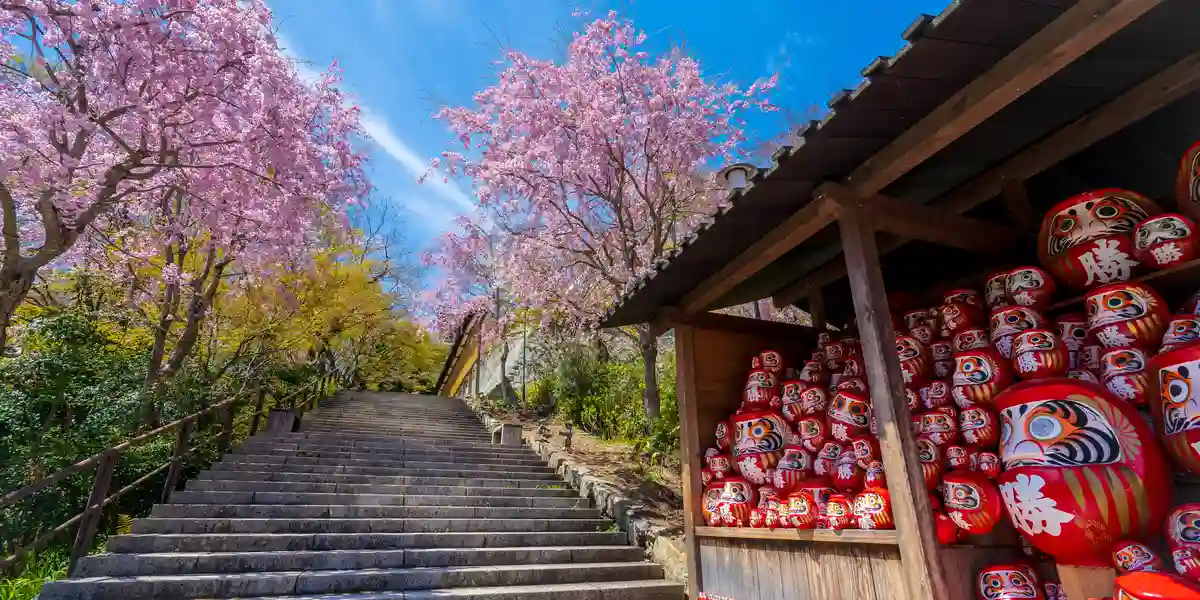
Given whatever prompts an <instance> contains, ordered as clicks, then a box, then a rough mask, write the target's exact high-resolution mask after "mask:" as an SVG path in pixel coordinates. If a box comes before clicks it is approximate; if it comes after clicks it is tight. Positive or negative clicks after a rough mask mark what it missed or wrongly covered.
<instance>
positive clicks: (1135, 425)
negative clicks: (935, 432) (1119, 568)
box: [996, 378, 1171, 566]
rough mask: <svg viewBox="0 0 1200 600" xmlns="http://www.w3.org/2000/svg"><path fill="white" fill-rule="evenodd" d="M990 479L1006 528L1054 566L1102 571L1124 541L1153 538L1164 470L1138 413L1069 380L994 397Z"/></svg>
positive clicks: (1164, 489)
mask: <svg viewBox="0 0 1200 600" xmlns="http://www.w3.org/2000/svg"><path fill="white" fill-rule="evenodd" d="M996 411H997V413H998V414H999V416H1000V429H1001V431H1002V433H1001V439H1000V458H1001V460H1002V461H1003V463H1004V471H1003V472H1002V473H1000V476H999V477H998V478H997V484H998V485H999V486H1000V492H1001V497H1002V498H1003V499H1004V504H1005V506H1006V507H1007V508H1008V513H1009V515H1010V516H1011V517H1012V521H1013V525H1014V526H1016V528H1017V530H1018V531H1020V533H1021V534H1022V535H1023V536H1024V537H1025V538H1026V539H1028V540H1029V541H1030V543H1032V544H1033V545H1034V546H1035V547H1036V548H1037V549H1038V550H1040V551H1042V552H1044V553H1046V554H1049V555H1050V556H1052V557H1054V559H1055V561H1056V562H1058V563H1061V564H1068V565H1077V566H1108V565H1109V564H1111V562H1112V547H1113V544H1115V543H1116V542H1117V541H1119V540H1122V539H1129V538H1132V539H1142V538H1145V537H1147V536H1148V535H1150V534H1151V533H1152V532H1153V531H1154V529H1156V528H1157V527H1158V526H1159V525H1158V524H1159V523H1162V521H1163V518H1164V516H1165V515H1166V512H1167V506H1168V504H1167V503H1168V502H1169V498H1170V496H1171V473H1170V468H1169V466H1168V465H1167V464H1166V461H1165V457H1164V456H1163V454H1162V451H1161V450H1160V449H1159V445H1158V444H1156V443H1154V441H1153V433H1152V432H1151V430H1150V427H1149V425H1148V424H1147V423H1146V422H1145V420H1144V419H1143V417H1142V416H1141V414H1139V413H1138V411H1137V410H1136V409H1135V408H1134V407H1133V406H1132V405H1130V404H1129V403H1127V402H1125V401H1123V400H1120V399H1117V398H1115V397H1114V396H1112V395H1111V394H1110V393H1109V392H1108V390H1106V389H1103V388H1100V387H1096V386H1094V385H1091V384H1087V383H1083V382H1080V381H1076V380H1074V379H1067V378H1058V379H1042V380H1038V381H1029V382H1024V383H1019V384H1017V385H1014V386H1013V387H1011V388H1009V389H1007V390H1005V391H1004V392H1002V393H1001V394H1000V395H999V396H997V397H996Z"/></svg>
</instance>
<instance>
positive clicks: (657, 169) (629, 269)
mask: <svg viewBox="0 0 1200 600" xmlns="http://www.w3.org/2000/svg"><path fill="white" fill-rule="evenodd" d="M645 41H646V35H645V34H644V33H642V32H640V31H638V30H637V29H636V28H635V27H634V25H633V23H632V22H630V21H628V20H625V19H621V18H619V17H618V16H617V15H616V14H615V13H611V12H610V13H609V14H608V15H607V16H605V17H603V18H600V19H596V20H594V21H592V22H591V23H589V24H588V25H587V26H586V28H585V29H584V30H583V31H582V32H579V33H576V34H575V35H574V37H573V39H572V41H571V42H570V45H569V46H568V48H567V52H566V58H565V60H564V61H562V62H561V63H554V62H552V61H545V60H539V59H536V58H533V57H530V56H528V55H525V54H522V53H520V52H515V51H512V52H508V53H507V54H506V55H505V67H504V69H503V71H502V72H501V73H500V74H499V78H498V81H497V82H496V84H495V85H493V86H492V87H488V88H487V89H484V90H482V91H480V92H478V93H477V94H476V95H475V97H474V100H475V103H474V106H472V107H458V108H444V109H442V110H441V111H439V112H438V113H437V114H436V115H435V116H436V117H437V118H439V119H442V120H444V121H445V122H446V123H448V125H449V127H450V129H451V130H452V131H453V132H454V133H455V135H456V136H457V138H458V140H459V141H460V142H461V144H462V146H463V149H462V150H461V151H447V152H443V153H442V155H441V156H440V157H439V158H438V159H436V160H435V161H434V168H435V169H441V170H443V171H444V173H445V176H447V177H465V178H468V179H469V180H470V181H471V182H472V183H473V185H474V190H475V194H476V196H477V198H478V203H479V206H480V209H479V213H480V214H481V215H486V217H487V219H488V221H489V222H490V224H491V230H490V231H492V232H495V233H502V234H503V235H502V237H501V239H500V243H499V247H498V248H497V249H496V250H497V261H496V264H495V265H494V266H495V271H496V277H497V278H498V279H499V280H500V281H501V282H502V287H504V288H505V289H506V290H507V291H508V292H509V294H510V295H511V296H512V298H513V299H514V300H515V301H517V302H519V303H520V304H522V305H524V306H527V307H530V308H537V309H542V310H543V311H544V312H547V313H554V314H556V315H557V318H558V319H559V321H560V322H568V323H570V324H572V325H574V326H575V327H576V328H580V329H582V328H585V327H588V326H590V325H591V324H593V323H594V322H595V320H596V318H597V317H598V316H599V315H600V314H602V312H603V311H604V310H605V308H607V307H608V306H610V305H611V304H612V303H613V302H614V301H616V300H617V299H618V298H619V297H620V294H621V293H622V291H623V290H624V289H625V288H626V285H627V284H628V282H630V281H631V280H632V279H633V278H635V277H637V276H639V275H641V274H642V273H644V272H645V271H646V270H647V269H649V268H651V266H652V265H653V264H654V262H655V261H657V260H658V259H659V258H661V257H662V256H663V255H664V254H665V253H666V252H667V251H669V250H670V249H671V248H672V247H673V245H674V244H675V243H676V240H677V239H678V238H679V237H680V236H681V235H682V234H684V233H686V232H688V231H689V230H690V229H691V228H692V227H693V226H694V224H695V223H696V222H697V221H698V220H699V219H700V218H702V217H704V216H705V215H707V214H709V213H710V212H711V211H712V210H713V209H714V208H715V206H716V203H717V202H718V201H719V199H720V198H721V197H722V196H723V194H724V191H723V189H721V188H720V186H718V185H716V182H715V178H714V177H713V176H712V168H713V167H714V166H719V165H720V164H721V163H722V162H724V161H727V160H730V159H732V157H733V153H734V152H735V151H736V150H737V149H738V148H739V147H740V145H741V144H742V142H744V141H745V135H744V133H743V128H744V126H745V123H744V121H743V114H744V113H745V112H746V111H748V110H773V107H772V106H771V105H770V104H769V103H768V102H767V100H766V93H767V92H768V91H769V90H770V89H771V88H772V87H773V86H774V85H775V78H774V77H772V78H771V79H769V80H765V81H760V82H756V83H754V84H753V85H751V86H750V87H749V88H746V89H744V90H743V89H740V88H739V87H738V86H736V85H734V84H729V83H725V84H721V83H717V82H714V81H712V80H710V79H706V78H705V77H704V76H703V74H702V72H701V69H700V65H699V64H698V63H697V61H696V60H694V59H693V58H691V57H689V56H686V55H685V54H684V53H683V52H682V51H681V50H679V49H675V50H672V51H670V52H668V53H666V54H664V55H662V56H658V57H651V56H650V55H649V54H648V53H647V52H646V51H645V50H644V49H643V45H644V43H645ZM454 235H455V236H457V237H455V238H453V239H452V240H451V241H452V243H451V244H450V245H451V246H453V245H458V246H459V247H458V248H454V249H453V251H454V252H455V253H457V255H458V257H459V258H460V259H462V258H464V257H465V256H468V255H470V253H472V252H474V251H475V250H477V248H478V247H479V243H478V242H477V241H476V240H474V239H471V238H472V236H475V235H476V234H475V233H473V232H472V231H471V230H467V231H463V232H461V234H459V233H456V234H454ZM622 332H623V333H626V334H628V335H630V336H631V337H632V338H634V339H635V341H636V342H637V343H638V345H639V346H640V348H641V351H642V356H643V359H644V363H645V369H646V371H645V381H646V391H645V408H646V413H647V415H648V416H649V417H650V418H655V417H657V416H658V403H659V402H658V386H657V380H656V377H655V361H656V357H657V341H656V339H655V338H654V337H653V336H652V335H651V332H650V329H649V327H648V326H646V325H642V326H638V327H636V328H634V329H633V330H631V331H627V330H622Z"/></svg>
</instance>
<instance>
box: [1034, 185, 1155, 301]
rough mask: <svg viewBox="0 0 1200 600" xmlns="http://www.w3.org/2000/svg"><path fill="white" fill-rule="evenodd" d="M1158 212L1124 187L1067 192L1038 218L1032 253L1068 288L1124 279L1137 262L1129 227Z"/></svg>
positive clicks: (1147, 200)
mask: <svg viewBox="0 0 1200 600" xmlns="http://www.w3.org/2000/svg"><path fill="white" fill-rule="evenodd" d="M1159 212H1161V210H1160V209H1159V208H1158V205H1156V204H1154V203H1153V202H1151V201H1150V200H1149V199H1147V198H1145V197H1143V196H1142V195H1141V194H1138V193H1136V192H1131V191H1129V190H1120V189H1115V188H1108V189H1102V190H1096V191H1092V192H1087V193H1085V194H1079V195H1078V196H1073V197H1071V198H1068V199H1067V200H1065V201H1063V202H1061V203H1059V204H1058V205H1057V206H1055V207H1054V208H1053V209H1051V210H1050V212H1049V213H1047V214H1046V217H1045V218H1044V219H1043V220H1042V227H1041V232H1040V233H1039V234H1038V257H1039V258H1040V260H1041V263H1042V266H1043V267H1045V268H1046V270H1047V271H1049V272H1050V274H1051V275H1053V276H1054V279H1055V280H1057V281H1058V282H1059V283H1063V284H1066V285H1068V286H1070V287H1073V288H1077V289H1085V288H1089V287H1092V286H1095V285H1104V284H1108V283H1112V282H1114V281H1125V280H1128V279H1129V278H1130V277H1131V276H1132V275H1133V271H1134V269H1136V268H1137V267H1138V262H1137V260H1136V259H1135V258H1134V256H1133V254H1134V247H1133V241H1132V240H1131V239H1130V238H1131V236H1132V234H1133V230H1134V229H1135V228H1136V227H1137V225H1138V223H1141V222H1142V221H1144V220H1146V219H1147V218H1148V217H1151V216H1154V215H1157V214H1158V213H1159Z"/></svg>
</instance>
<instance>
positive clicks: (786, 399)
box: [779, 379, 808, 424]
mask: <svg viewBox="0 0 1200 600" xmlns="http://www.w3.org/2000/svg"><path fill="white" fill-rule="evenodd" d="M807 386H808V384H807V383H805V382H803V381H800V380H799V379H788V380H785V381H784V382H783V384H781V385H780V386H779V401H780V406H779V412H780V414H782V415H783V418H784V419H785V420H786V421H787V422H788V423H789V424H794V423H795V422H796V421H799V420H800V417H802V416H804V414H803V412H802V411H801V410H800V400H801V398H800V393H801V392H802V391H804V389H805V388H806V387H807Z"/></svg>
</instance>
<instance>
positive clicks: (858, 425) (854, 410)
mask: <svg viewBox="0 0 1200 600" xmlns="http://www.w3.org/2000/svg"><path fill="white" fill-rule="evenodd" d="M826 414H827V415H828V416H829V435H830V437H832V438H833V439H835V440H837V441H839V442H841V443H843V444H848V443H850V441H851V440H853V439H854V438H855V437H857V436H860V435H866V434H867V433H869V432H870V431H871V402H870V400H868V399H867V397H866V396H864V395H862V394H858V393H855V392H851V391H847V390H842V391H839V392H838V393H837V394H835V395H834V396H833V401H832V402H830V403H829V410H828V411H827V413H826Z"/></svg>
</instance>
